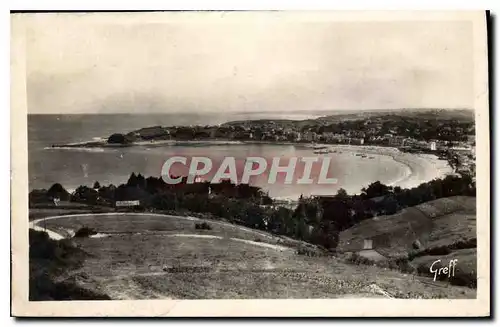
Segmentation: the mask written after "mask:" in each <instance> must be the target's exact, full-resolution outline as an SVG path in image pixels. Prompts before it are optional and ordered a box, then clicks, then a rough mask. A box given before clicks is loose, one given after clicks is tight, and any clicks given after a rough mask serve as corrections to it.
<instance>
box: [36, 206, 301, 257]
mask: <svg viewBox="0 0 500 327" xmlns="http://www.w3.org/2000/svg"><path fill="white" fill-rule="evenodd" d="M125 215H134V216H137V215H139V216H154V217H164V218H171V219H186V220H191V221H204V220H203V219H199V218H195V217H186V216H171V215H161V214H148V213H128V212H119V213H86V214H75V215H62V216H51V217H45V218H41V219H36V220H33V221H31V222H30V224H29V226H30V228H32V229H34V230H38V231H45V232H47V234H49V237H50V238H51V239H54V240H62V239H64V238H65V236H64V235H62V234H59V233H57V232H55V231H52V230H49V229H46V228H43V227H40V226H39V225H38V224H39V223H43V222H44V221H46V220H53V219H64V218H66V219H69V218H75V217H91V216H109V217H113V216H125ZM211 222H212V221H211ZM212 223H216V224H220V225H224V226H230V227H233V228H234V227H235V228H239V229H241V230H244V231H249V232H252V233H255V234H257V235H262V236H265V237H268V238H270V237H272V236H271V235H268V234H265V233H260V232H257V231H254V230H252V229H249V228H246V227H241V226H238V225H232V224H228V223H223V222H218V221H213V222H212ZM165 236H166V237H190V238H212V239H223V237H222V236H218V235H200V234H168V235H165ZM98 237H105V234H99V236H98ZM230 240H232V241H237V242H243V243H247V244H251V245H255V246H260V247H267V248H271V249H274V250H278V251H286V250H291V248H289V247H286V246H281V245H275V244H270V243H265V242H255V241H250V240H245V239H241V238H234V237H231V238H230Z"/></svg>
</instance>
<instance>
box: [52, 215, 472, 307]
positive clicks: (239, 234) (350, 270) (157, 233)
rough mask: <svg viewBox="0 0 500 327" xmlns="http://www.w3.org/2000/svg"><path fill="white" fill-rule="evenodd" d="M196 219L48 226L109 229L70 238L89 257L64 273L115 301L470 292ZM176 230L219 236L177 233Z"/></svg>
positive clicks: (74, 221) (98, 219)
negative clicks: (205, 226) (204, 226)
mask: <svg viewBox="0 0 500 327" xmlns="http://www.w3.org/2000/svg"><path fill="white" fill-rule="evenodd" d="M194 224H195V221H189V220H185V219H180V218H160V217H155V216H134V215H131V216H128V217H124V216H118V217H113V218H109V217H102V216H94V217H85V218H83V217H82V218H68V219H57V220H51V221H47V226H48V227H49V228H69V229H76V228H79V227H81V226H83V225H85V226H88V227H92V228H95V229H97V230H98V231H99V232H108V233H110V232H114V234H112V236H109V237H105V238H84V239H75V240H74V242H75V243H76V244H77V245H78V246H79V247H80V248H81V249H83V250H84V251H86V252H87V253H89V255H90V257H89V258H87V259H86V261H85V263H84V265H83V267H81V268H80V269H78V270H73V271H71V272H68V276H69V275H72V276H74V278H76V279H77V280H78V281H79V282H80V284H81V285H82V286H84V287H86V288H89V289H96V290H99V291H103V292H105V293H106V294H108V295H109V296H110V297H111V298H114V299H146V298H326V297H328V298H332V297H343V296H356V294H358V295H359V294H363V295H364V296H365V295H367V294H371V295H377V294H375V293H374V292H373V289H372V288H371V287H372V286H371V285H372V284H377V285H378V286H379V287H380V288H382V289H384V290H385V291H387V292H389V293H390V294H391V295H392V296H394V297H403V298H404V297H412V298H415V297H423V298H431V297H444V298H446V297H449V298H463V297H466V298H473V297H475V291H474V290H472V289H469V288H463V287H451V288H443V287H442V285H441V286H436V285H430V284H428V283H425V280H427V281H428V280H429V279H428V278H427V279H425V280H424V282H422V281H421V280H420V279H419V278H414V277H412V276H408V275H405V274H402V273H400V272H397V271H390V270H385V269H381V268H378V267H372V266H355V265H349V264H345V263H344V262H342V261H341V260H339V259H336V258H331V257H306V256H300V255H297V254H296V252H295V250H294V249H290V250H285V251H280V250H277V249H272V248H266V247H261V246H256V245H254V244H246V243H243V242H238V241H235V240H231V239H230V238H233V237H234V238H241V239H246V240H250V241H255V240H258V241H259V242H267V243H271V244H280V245H283V244H287V243H286V241H283V240H281V239H280V238H279V237H276V236H272V235H268V234H265V233H262V232H260V231H251V230H241V229H240V228H239V227H238V226H231V225H222V224H217V223H215V222H209V224H210V225H211V226H212V228H213V229H212V230H210V231H207V230H196V229H195V228H194ZM180 233H184V234H204V235H216V236H222V237H223V239H209V238H186V237H183V238H180V237H177V236H174V235H175V234H180ZM288 245H292V244H288ZM163 267H168V268H169V270H167V271H164V270H163ZM174 268H175V269H174ZM171 269H173V270H171ZM378 296H380V294H378Z"/></svg>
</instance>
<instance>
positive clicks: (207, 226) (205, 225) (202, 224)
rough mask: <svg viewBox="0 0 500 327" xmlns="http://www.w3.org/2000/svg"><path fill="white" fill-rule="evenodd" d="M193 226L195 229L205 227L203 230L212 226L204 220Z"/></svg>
mask: <svg viewBox="0 0 500 327" xmlns="http://www.w3.org/2000/svg"><path fill="white" fill-rule="evenodd" d="M194 228H196V229H205V230H211V229H212V226H210V225H209V224H207V223H206V222H202V223H201V224H195V225H194Z"/></svg>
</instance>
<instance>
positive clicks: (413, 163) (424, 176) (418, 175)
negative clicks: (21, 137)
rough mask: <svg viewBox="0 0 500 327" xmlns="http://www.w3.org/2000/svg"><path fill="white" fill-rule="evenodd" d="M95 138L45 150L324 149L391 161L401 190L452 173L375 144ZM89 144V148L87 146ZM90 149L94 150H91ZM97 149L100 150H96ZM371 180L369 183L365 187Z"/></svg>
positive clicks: (435, 162) (427, 159)
mask: <svg viewBox="0 0 500 327" xmlns="http://www.w3.org/2000/svg"><path fill="white" fill-rule="evenodd" d="M96 139H97V138H94V140H92V141H88V142H78V143H71V144H66V145H61V146H52V147H47V148H45V149H63V150H77V149H81V150H83V151H85V150H87V151H96V152H100V151H101V150H102V151H104V148H124V147H133V146H147V145H170V146H190V145H200V144H205V145H251V144H262V145H277V146H279V145H281V146H283V145H285V146H297V147H302V148H306V149H310V150H311V151H313V148H314V147H318V146H321V147H326V148H328V149H329V150H342V151H346V152H351V153H361V154H373V155H377V156H386V157H390V158H391V159H392V160H394V161H395V162H397V163H398V164H401V165H404V166H405V167H406V169H407V172H406V173H405V174H404V176H401V177H399V178H396V179H395V180H392V181H390V182H385V184H386V185H388V186H393V187H394V186H399V187H402V188H412V187H416V186H418V185H420V184H421V183H425V182H429V181H431V180H433V179H436V178H443V177H445V176H446V175H448V174H453V173H454V171H453V168H452V167H451V166H450V165H449V163H448V162H447V161H446V160H441V159H439V158H438V157H437V156H436V155H433V154H419V153H407V152H403V151H400V150H399V149H398V148H395V147H390V146H378V145H352V144H324V143H317V144H311V143H301V142H271V141H235V140H188V141H181V140H157V141H154V140H153V141H141V142H135V143H133V144H130V145H115V144H107V143H106V144H104V145H103V146H97V144H101V142H104V139H102V138H100V140H99V141H97V140H96ZM89 145H92V146H89ZM90 149H93V150H90ZM98 149H99V150H98ZM330 154H331V153H330ZM372 182H374V181H368V182H367V185H363V187H366V186H368V185H369V184H370V183H372ZM360 191H361V189H360V190H358V191H357V192H354V193H353V194H359V192H360ZM299 196H300V194H298V195H293V196H282V197H280V196H278V197H273V199H275V200H278V201H297V200H298V198H299Z"/></svg>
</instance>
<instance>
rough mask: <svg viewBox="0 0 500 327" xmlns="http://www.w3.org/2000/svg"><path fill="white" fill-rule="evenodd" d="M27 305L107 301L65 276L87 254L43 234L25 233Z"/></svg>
mask: <svg viewBox="0 0 500 327" xmlns="http://www.w3.org/2000/svg"><path fill="white" fill-rule="evenodd" d="M29 243H30V247H29V268H30V274H29V299H30V301H50V300H55V301H64V300H110V298H109V297H108V296H107V295H103V294H98V293H96V292H95V291H91V290H88V289H84V288H82V287H80V286H79V285H78V284H77V282H76V280H75V278H66V277H65V272H67V271H69V270H72V269H75V268H78V267H80V266H81V265H82V263H83V261H84V260H85V257H86V256H87V254H86V253H85V252H84V251H82V250H80V249H78V248H76V247H75V246H73V245H72V244H71V241H70V240H61V241H54V240H51V239H49V236H48V234H47V233H45V232H39V231H35V230H32V229H30V231H29Z"/></svg>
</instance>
